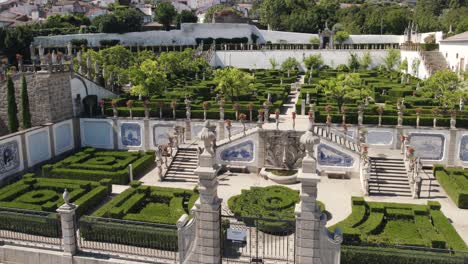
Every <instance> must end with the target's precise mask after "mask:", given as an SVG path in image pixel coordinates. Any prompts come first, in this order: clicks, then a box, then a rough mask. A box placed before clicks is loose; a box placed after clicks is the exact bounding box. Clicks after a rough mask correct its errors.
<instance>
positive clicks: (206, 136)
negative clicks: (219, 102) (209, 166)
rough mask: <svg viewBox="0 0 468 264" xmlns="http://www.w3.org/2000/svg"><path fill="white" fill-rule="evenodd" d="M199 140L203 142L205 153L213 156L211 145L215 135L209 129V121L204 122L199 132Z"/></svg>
mask: <svg viewBox="0 0 468 264" xmlns="http://www.w3.org/2000/svg"><path fill="white" fill-rule="evenodd" d="M200 139H201V140H202V141H203V144H204V146H205V152H208V153H209V154H211V155H213V149H212V143H213V141H214V140H215V139H216V135H215V134H214V133H213V131H211V129H210V121H209V120H207V121H205V125H204V127H203V129H202V131H201V132H200Z"/></svg>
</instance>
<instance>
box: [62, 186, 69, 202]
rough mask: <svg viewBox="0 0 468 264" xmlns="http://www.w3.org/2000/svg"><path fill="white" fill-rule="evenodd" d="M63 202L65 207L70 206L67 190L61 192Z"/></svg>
mask: <svg viewBox="0 0 468 264" xmlns="http://www.w3.org/2000/svg"><path fill="white" fill-rule="evenodd" d="M62 197H63V200H64V201H65V204H67V205H71V204H70V193H69V192H68V190H67V189H66V188H65V190H64V191H63V195H62Z"/></svg>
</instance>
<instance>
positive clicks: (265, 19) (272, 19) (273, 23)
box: [259, 0, 287, 30]
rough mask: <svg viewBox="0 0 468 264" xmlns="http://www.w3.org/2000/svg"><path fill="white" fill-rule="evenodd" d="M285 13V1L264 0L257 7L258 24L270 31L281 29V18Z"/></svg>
mask: <svg viewBox="0 0 468 264" xmlns="http://www.w3.org/2000/svg"><path fill="white" fill-rule="evenodd" d="M285 11H286V12H287V9H286V2H285V0H264V1H262V3H261V4H260V7H259V13H260V22H261V23H262V24H263V25H266V26H268V27H269V28H270V29H271V30H278V29H281V17H282V16H283V14H285Z"/></svg>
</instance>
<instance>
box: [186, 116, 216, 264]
mask: <svg viewBox="0 0 468 264" xmlns="http://www.w3.org/2000/svg"><path fill="white" fill-rule="evenodd" d="M215 138H216V136H215V134H214V133H213V132H212V131H210V122H209V121H206V122H205V127H204V128H203V130H202V131H201V133H200V139H201V140H202V141H203V143H204V150H203V153H201V154H200V156H199V159H198V160H199V163H198V168H197V169H196V170H195V171H194V173H195V174H196V175H198V191H199V193H200V198H199V199H198V200H197V202H196V203H195V207H194V209H193V210H192V213H193V215H194V219H195V221H196V231H195V241H194V245H193V248H192V251H191V252H188V255H187V259H186V263H207V264H210V263H211V264H219V263H221V232H220V230H221V222H220V214H221V199H220V198H218V179H217V178H216V170H215V169H214V167H213V166H214V165H215V163H214V157H215V152H214V148H213V147H212V144H213V141H214V140H215Z"/></svg>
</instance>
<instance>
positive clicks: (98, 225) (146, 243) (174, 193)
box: [80, 181, 198, 250]
mask: <svg viewBox="0 0 468 264" xmlns="http://www.w3.org/2000/svg"><path fill="white" fill-rule="evenodd" d="M197 199H198V193H197V192H196V191H192V190H185V189H177V188H163V187H152V186H151V187H150V186H144V185H141V182H138V181H132V183H131V187H130V188H128V189H127V190H125V191H124V192H122V193H121V194H119V195H117V196H116V197H115V198H114V199H112V200H111V201H110V202H108V203H106V204H105V205H104V206H102V207H101V208H99V209H98V210H97V211H95V212H94V213H93V214H92V215H91V216H90V217H83V218H82V220H81V222H80V232H81V236H82V237H83V238H84V239H86V240H91V241H100V242H111V243H118V244H125V245H133V246H142V247H150V248H159V249H164V250H177V228H176V227H175V224H176V223H177V220H178V219H179V218H180V217H181V216H182V215H183V214H189V215H190V209H191V208H192V207H193V205H194V204H195V201H196V200H197ZM112 219H115V220H112ZM119 219H120V220H127V221H132V222H121V221H119ZM142 222H147V223H152V224H148V225H143V224H142Z"/></svg>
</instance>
